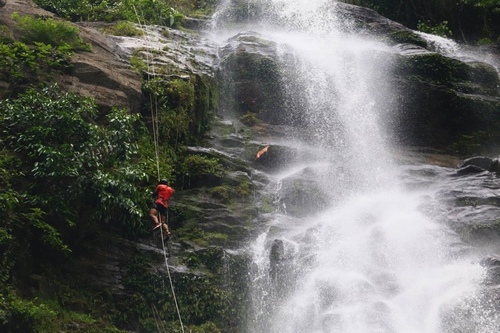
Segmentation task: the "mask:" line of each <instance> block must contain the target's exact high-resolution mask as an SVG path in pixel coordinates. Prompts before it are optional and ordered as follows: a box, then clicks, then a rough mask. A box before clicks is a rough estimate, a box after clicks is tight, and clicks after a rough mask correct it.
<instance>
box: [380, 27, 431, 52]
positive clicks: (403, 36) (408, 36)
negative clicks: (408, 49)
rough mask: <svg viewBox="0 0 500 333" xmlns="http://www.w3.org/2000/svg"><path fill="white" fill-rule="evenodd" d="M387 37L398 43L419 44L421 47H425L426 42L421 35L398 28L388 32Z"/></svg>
mask: <svg viewBox="0 0 500 333" xmlns="http://www.w3.org/2000/svg"><path fill="white" fill-rule="evenodd" d="M388 37H389V39H390V40H391V41H392V42H394V43H398V44H403V43H409V44H415V45H418V46H421V47H423V48H427V42H426V41H425V40H424V39H423V38H422V37H420V36H419V35H417V34H415V33H414V32H412V31H403V30H400V31H396V32H392V33H390V34H389V35H388Z"/></svg>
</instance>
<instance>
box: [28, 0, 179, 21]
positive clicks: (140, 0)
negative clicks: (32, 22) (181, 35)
mask: <svg viewBox="0 0 500 333" xmlns="http://www.w3.org/2000/svg"><path fill="white" fill-rule="evenodd" d="M35 3H36V4H38V5H39V6H40V7H42V8H44V9H46V10H48V11H51V12H53V13H56V14H57V15H59V16H61V17H64V18H66V19H68V20H72V21H104V22H113V21H118V20H127V21H130V22H136V23H140V24H144V23H146V24H159V25H164V26H169V27H172V26H178V25H179V24H180V23H181V22H182V20H183V17H184V16H183V15H182V14H181V13H180V12H178V11H177V10H176V9H174V8H172V7H171V6H169V5H168V4H167V3H166V2H165V1H159V0H123V1H119V0H35Z"/></svg>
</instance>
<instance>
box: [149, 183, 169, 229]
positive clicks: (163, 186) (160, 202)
mask: <svg viewBox="0 0 500 333" xmlns="http://www.w3.org/2000/svg"><path fill="white" fill-rule="evenodd" d="M174 192H175V191H174V189H173V188H171V187H170V186H168V181H167V180H166V179H162V180H160V181H159V182H158V185H157V186H156V189H155V191H154V192H153V197H154V198H155V201H154V203H153V206H152V207H151V210H150V211H149V217H150V218H151V220H152V221H153V223H154V227H153V230H156V229H158V228H159V227H160V225H161V226H162V228H163V230H165V238H168V237H169V236H170V231H169V229H168V225H167V223H166V222H165V221H166V217H167V208H168V201H169V200H170V197H171V196H172V194H174ZM158 214H161V215H160V216H161V224H160V221H159V220H158Z"/></svg>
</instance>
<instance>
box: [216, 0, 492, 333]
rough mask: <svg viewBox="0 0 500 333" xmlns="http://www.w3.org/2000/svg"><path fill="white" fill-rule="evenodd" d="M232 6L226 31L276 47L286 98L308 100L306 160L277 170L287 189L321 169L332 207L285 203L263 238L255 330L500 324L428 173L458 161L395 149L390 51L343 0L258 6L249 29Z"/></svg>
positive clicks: (481, 328)
mask: <svg viewBox="0 0 500 333" xmlns="http://www.w3.org/2000/svg"><path fill="white" fill-rule="evenodd" d="M235 3H239V4H240V3H241V2H236V1H235ZM223 5H224V6H225V7H226V8H221V11H219V13H218V15H217V22H216V24H215V26H214V31H216V32H215V33H216V34H218V36H219V38H220V40H225V39H226V38H228V37H231V36H234V35H236V34H237V33H238V32H241V31H249V30H252V31H257V32H258V33H260V34H261V36H262V38H264V39H267V40H269V41H272V42H275V43H276V44H277V45H278V50H279V55H280V58H279V62H280V64H281V66H282V69H283V70H282V72H283V73H285V74H284V82H285V84H284V89H285V92H284V94H285V96H287V98H289V99H300V101H299V102H297V103H292V102H290V105H299V108H300V110H299V111H300V112H301V114H302V115H303V117H302V119H301V124H300V128H299V129H297V137H296V141H294V145H296V144H299V145H300V147H301V149H303V150H304V151H307V153H308V158H306V159H304V160H301V162H300V163H299V164H297V165H289V166H287V167H286V168H284V169H283V170H281V171H280V172H277V173H275V174H273V175H270V177H274V180H275V182H276V184H281V182H282V181H283V180H285V179H287V177H289V176H290V175H292V174H296V173H297V172H299V173H300V171H301V170H305V169H307V170H312V175H314V177H315V179H314V180H315V181H316V184H319V185H318V187H319V188H320V189H322V190H324V191H325V192H326V193H328V196H327V198H326V199H325V200H326V203H327V204H326V207H324V209H321V210H317V211H315V210H311V211H309V212H308V214H306V215H305V216H300V217H297V216H296V217H294V216H290V215H287V214H286V209H277V210H276V212H275V214H274V215H273V218H272V219H271V221H270V223H269V228H268V229H267V230H266V231H265V232H263V233H262V234H261V235H260V236H259V237H258V238H257V239H256V240H255V241H254V242H253V243H252V244H251V246H250V249H249V251H250V252H251V253H252V255H253V258H254V262H253V263H254V265H253V268H252V270H251V272H249V274H250V275H251V278H252V286H251V288H252V310H251V313H252V315H251V318H250V320H249V323H248V325H247V326H248V332H249V333H250V332H268V333H280V332H283V333H316V332H317V333H320V332H321V333H330V332H339V333H377V332H381V333H382V332H383V333H451V332H462V333H466V332H467V333H472V332H474V333H478V332H484V333H486V332H493V331H496V329H494V328H495V323H494V322H491V321H489V320H488V319H487V318H486V317H485V316H483V313H481V310H480V303H481V301H480V297H479V294H478V289H477V286H478V284H479V283H480V281H481V279H482V278H483V269H482V268H481V267H480V265H478V264H477V258H476V257H475V256H474V254H473V251H468V250H467V249H465V247H464V246H463V244H461V242H460V240H459V239H458V237H457V236H456V235H455V234H454V233H453V232H452V231H451V230H449V229H448V228H447V227H446V225H444V224H443V223H440V217H441V216H442V215H441V214H442V212H443V211H446V207H443V206H442V204H440V203H439V202H437V201H436V200H435V197H436V195H437V193H438V191H439V189H440V187H439V181H436V178H431V176H429V175H430V174H432V175H433V176H432V177H434V176H435V175H436V174H437V175H438V176H439V175H440V176H442V177H443V178H444V177H446V176H448V174H449V173H450V170H448V169H446V168H438V167H435V168H434V167H429V168H430V169H431V170H432V172H430V173H429V172H423V171H422V170H423V169H425V168H427V166H416V167H414V166H404V165H400V164H398V163H397V161H396V159H395V157H394V156H395V155H394V152H393V148H392V147H391V142H390V138H388V137H387V134H386V133H387V130H386V125H387V123H388V122H390V121H391V120H390V115H391V113H392V112H394V111H395V108H397V106H396V105H394V104H393V103H392V98H391V83H390V81H389V79H388V77H387V75H386V73H387V72H388V71H389V69H390V66H391V62H390V57H389V56H388V54H389V53H390V52H389V50H388V46H386V45H384V44H383V43H381V42H378V41H375V40H372V39H371V38H370V37H367V36H358V35H356V34H355V33H353V32H352V31H353V30H352V27H353V26H354V22H351V21H348V20H345V19H344V18H342V17H340V16H338V15H337V11H336V6H337V4H336V3H335V2H333V1H328V0H268V1H263V2H260V1H257V0H254V1H248V2H247V3H246V9H247V11H246V15H247V19H246V20H240V21H238V23H237V24H236V23H227V22H228V18H229V19H230V17H228V16H224V10H226V9H227V6H230V5H231V2H230V1H223ZM240 5H241V4H240ZM224 17H225V19H226V21H224ZM304 132H307V135H305V134H304ZM297 142H299V143H297ZM311 156H312V157H311ZM413 168H416V169H417V171H416V172H415V170H414V169H413ZM415 175H417V176H415ZM412 177H413V178H412ZM414 177H416V178H414ZM410 183H411V185H412V186H410ZM277 188H281V187H280V186H278V187H277ZM277 195H279V193H277Z"/></svg>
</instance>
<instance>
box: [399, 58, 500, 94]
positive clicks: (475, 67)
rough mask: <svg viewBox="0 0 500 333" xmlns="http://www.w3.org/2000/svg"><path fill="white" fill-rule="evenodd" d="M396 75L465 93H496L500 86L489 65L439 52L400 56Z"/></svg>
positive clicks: (493, 70) (496, 75)
mask: <svg viewBox="0 0 500 333" xmlns="http://www.w3.org/2000/svg"><path fill="white" fill-rule="evenodd" d="M395 74H396V75H401V76H404V77H407V78H409V79H411V80H414V81H420V82H427V83H430V84H434V85H438V86H443V87H448V88H451V89H454V90H456V91H458V92H462V93H467V94H483V95H497V94H498V91H499V90H498V87H499V85H500V79H499V78H498V74H497V72H496V70H495V69H494V68H493V67H492V66H490V65H488V64H484V63H477V62H473V63H466V62H462V61H460V60H457V59H453V58H448V57H445V56H443V55H441V54H438V53H422V54H416V55H411V56H402V57H400V58H399V60H398V66H397V68H396V71H395Z"/></svg>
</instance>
